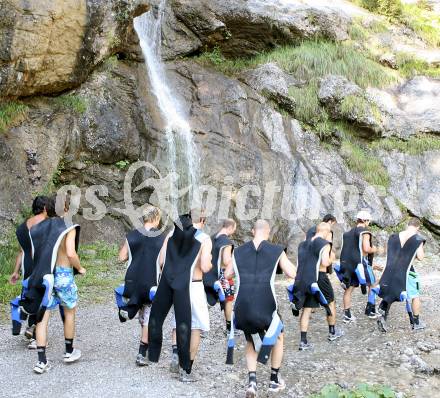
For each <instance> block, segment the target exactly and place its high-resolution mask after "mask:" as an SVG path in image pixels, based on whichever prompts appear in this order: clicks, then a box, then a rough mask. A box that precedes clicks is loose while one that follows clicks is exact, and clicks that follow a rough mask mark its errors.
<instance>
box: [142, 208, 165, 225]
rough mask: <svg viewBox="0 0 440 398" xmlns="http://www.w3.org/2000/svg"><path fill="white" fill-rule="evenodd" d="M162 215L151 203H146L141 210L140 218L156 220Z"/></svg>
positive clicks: (147, 220)
mask: <svg viewBox="0 0 440 398" xmlns="http://www.w3.org/2000/svg"><path fill="white" fill-rule="evenodd" d="M161 216H162V212H161V211H160V209H159V208H158V207H156V206H153V205H148V206H147V207H146V208H145V209H144V210H143V212H142V220H143V221H144V222H149V223H151V222H155V221H158V220H159V219H160V218H161Z"/></svg>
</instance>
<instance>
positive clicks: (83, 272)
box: [78, 267, 86, 275]
mask: <svg viewBox="0 0 440 398" xmlns="http://www.w3.org/2000/svg"><path fill="white" fill-rule="evenodd" d="M78 274H80V275H85V274H86V269H85V268H84V267H81V268H80V269H79V270H78Z"/></svg>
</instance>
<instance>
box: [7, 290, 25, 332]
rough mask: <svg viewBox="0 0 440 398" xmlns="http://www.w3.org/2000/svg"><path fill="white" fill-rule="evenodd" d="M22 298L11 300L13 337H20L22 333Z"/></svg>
mask: <svg viewBox="0 0 440 398" xmlns="http://www.w3.org/2000/svg"><path fill="white" fill-rule="evenodd" d="M19 301H20V296H18V297H16V298H15V299H13V300H11V302H10V304H11V320H12V335H13V336H18V335H19V334H20V331H21V322H22V319H21V316H20V315H21V314H20V304H19Z"/></svg>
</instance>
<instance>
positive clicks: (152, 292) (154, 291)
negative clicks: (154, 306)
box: [148, 286, 157, 302]
mask: <svg viewBox="0 0 440 398" xmlns="http://www.w3.org/2000/svg"><path fill="white" fill-rule="evenodd" d="M156 292H157V286H153V287H152V288H151V289H150V293H149V295H148V298H149V300H150V301H151V302H153V300H154V297H156Z"/></svg>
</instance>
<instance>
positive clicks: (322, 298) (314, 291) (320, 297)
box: [310, 282, 328, 306]
mask: <svg viewBox="0 0 440 398" xmlns="http://www.w3.org/2000/svg"><path fill="white" fill-rule="evenodd" d="M310 291H311V292H312V294H313V295H315V296H316V297H317V298H318V300H319V302H320V303H321V304H322V305H327V306H328V301H327V299H326V298H325V296H324V295H323V294H322V292H321V289H320V288H319V286H318V284H317V283H316V282H315V283H312V284H311V285H310Z"/></svg>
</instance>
